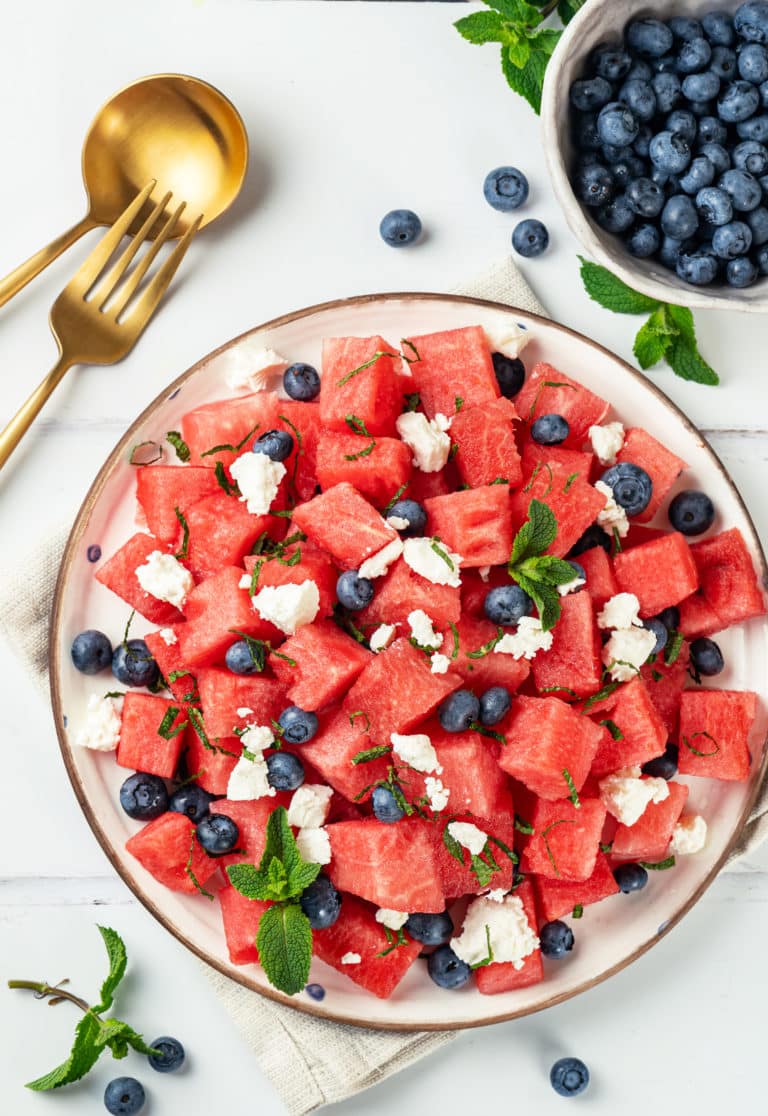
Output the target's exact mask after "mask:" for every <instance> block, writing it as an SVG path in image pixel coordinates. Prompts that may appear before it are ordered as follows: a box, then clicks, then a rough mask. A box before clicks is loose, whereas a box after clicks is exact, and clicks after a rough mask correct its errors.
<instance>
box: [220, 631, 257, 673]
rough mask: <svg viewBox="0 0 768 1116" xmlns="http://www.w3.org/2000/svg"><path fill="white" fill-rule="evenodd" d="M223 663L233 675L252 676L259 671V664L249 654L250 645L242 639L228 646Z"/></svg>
mask: <svg viewBox="0 0 768 1116" xmlns="http://www.w3.org/2000/svg"><path fill="white" fill-rule="evenodd" d="M224 662H225V663H226V664H227V667H228V669H229V670H231V671H232V673H233V674H254V673H255V672H256V671H258V669H259V662H258V660H257V659H256V657H255V656H254V655H253V654H252V653H251V646H250V644H249V643H248V642H247V641H246V640H244V639H238V640H237V641H236V642H235V643H231V644H230V645H229V647H228V648H227V651H226V654H225V655H224Z"/></svg>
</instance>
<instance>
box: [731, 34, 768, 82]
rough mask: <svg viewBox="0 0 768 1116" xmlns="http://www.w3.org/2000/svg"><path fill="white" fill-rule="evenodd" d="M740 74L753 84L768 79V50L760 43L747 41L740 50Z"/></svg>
mask: <svg viewBox="0 0 768 1116" xmlns="http://www.w3.org/2000/svg"><path fill="white" fill-rule="evenodd" d="M738 66H739V76H740V77H742V78H744V81H750V82H752V84H753V85H760V84H761V83H762V82H764V81H767V80H768V51H766V49H765V47H764V46H762V45H761V44H760V43H747V44H746V46H744V47H742V49H741V50H740V51H739V57H738Z"/></svg>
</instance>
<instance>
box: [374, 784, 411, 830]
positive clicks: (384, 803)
mask: <svg viewBox="0 0 768 1116" xmlns="http://www.w3.org/2000/svg"><path fill="white" fill-rule="evenodd" d="M371 803H372V805H373V813H374V815H375V817H376V818H377V819H378V820H379V821H380V822H384V823H385V824H386V825H391V824H392V823H393V822H399V821H400V820H401V818H404V817H405V810H403V808H402V807H401V806H399V805H398V803H397V800H396V798H395V796H394V794H393V793H392V791H391V790H390V789H389V787H376V789H375V790H374V792H373V794H372V795H371Z"/></svg>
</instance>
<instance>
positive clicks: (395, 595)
mask: <svg viewBox="0 0 768 1116" xmlns="http://www.w3.org/2000/svg"><path fill="white" fill-rule="evenodd" d="M414 609H421V610H422V611H423V612H426V614H427V616H429V617H431V619H432V620H433V621H434V623H435V625H436V627H438V628H445V627H447V626H448V624H450V623H454V624H455V623H456V622H457V621H458V619H459V615H460V613H461V594H460V591H459V590H458V589H457V588H455V587H454V586H452V585H434V584H433V583H432V582H431V581H427V579H426V578H425V577H422V576H421V574H417V573H415V572H414V571H413V570H412V569H411V567H410V566H409V565H407V564H406V562H405V561H404V560H403V559H402V558H398V559H397V561H396V562H395V563H394V564H393V565H392V566H390V568H389V572H388V573H387V575H386V576H385V577H383V578H379V579H378V580H377V581H376V593H375V595H374V598H373V600H372V601H371V603H370V604H369V605H368V606H367V608H365V609H363V611H362V612H361V613H360V620H359V623H360V624H361V625H362V626H363V630H364V631H366V632H367V631H369V630H370V628H372V627H375V626H376V625H377V624H383V623H387V624H405V623H406V622H407V619H408V614H409V613H411V612H413V611H414Z"/></svg>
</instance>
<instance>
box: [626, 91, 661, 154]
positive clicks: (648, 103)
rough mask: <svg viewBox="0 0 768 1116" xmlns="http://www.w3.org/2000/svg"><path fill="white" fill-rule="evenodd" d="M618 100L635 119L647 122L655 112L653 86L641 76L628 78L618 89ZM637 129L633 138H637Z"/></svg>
mask: <svg viewBox="0 0 768 1116" xmlns="http://www.w3.org/2000/svg"><path fill="white" fill-rule="evenodd" d="M619 100H620V101H621V102H622V103H623V104H625V105H626V106H627V108H628V109H631V110H632V112H633V113H634V115H635V118H636V119H637V120H642V121H644V122H647V121H648V120H652V119H653V117H654V116H655V114H656V94H655V93H654V92H653V86H652V85H651V83H650V82H648V81H643V80H642V79H641V78H628V79H627V80H626V81H625V82H624V84H623V85H622V87H621V89H620V90H619ZM637 131H639V129H637V130H636V131H635V135H634V137H633V140H632V141H630V142H634V140H635V139H637Z"/></svg>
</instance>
